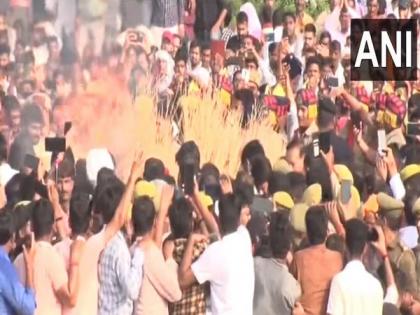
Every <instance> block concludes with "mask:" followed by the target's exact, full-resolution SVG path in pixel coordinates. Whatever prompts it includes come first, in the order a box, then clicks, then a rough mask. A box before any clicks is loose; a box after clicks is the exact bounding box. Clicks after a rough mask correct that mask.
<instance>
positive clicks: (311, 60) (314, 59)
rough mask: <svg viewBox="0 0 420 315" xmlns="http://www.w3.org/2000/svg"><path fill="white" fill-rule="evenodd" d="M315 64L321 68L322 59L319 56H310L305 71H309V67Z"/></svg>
mask: <svg viewBox="0 0 420 315" xmlns="http://www.w3.org/2000/svg"><path fill="white" fill-rule="evenodd" d="M313 64H316V65H318V67H319V68H321V61H320V58H319V57H318V56H313V57H309V58H308V60H306V66H305V72H307V71H308V69H309V67H310V66H312V65H313Z"/></svg>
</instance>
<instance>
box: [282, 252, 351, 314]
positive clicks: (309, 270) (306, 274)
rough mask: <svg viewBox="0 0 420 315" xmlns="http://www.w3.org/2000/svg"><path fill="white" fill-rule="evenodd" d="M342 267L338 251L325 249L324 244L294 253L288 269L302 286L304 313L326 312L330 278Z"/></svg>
mask: <svg viewBox="0 0 420 315" xmlns="http://www.w3.org/2000/svg"><path fill="white" fill-rule="evenodd" d="M342 268H343V260H342V257H341V255H340V253H338V252H335V251H332V250H329V249H327V248H326V247H325V245H324V244H321V245H316V246H311V247H309V248H306V249H303V250H300V251H298V252H296V253H295V256H294V259H293V262H292V266H291V270H290V271H291V273H292V274H293V275H294V276H295V278H296V279H297V281H298V282H299V283H300V286H301V288H302V297H301V303H302V306H303V308H304V309H305V314H307V315H325V314H326V310H327V302H328V295H329V291H330V284H331V280H332V278H333V277H334V276H335V275H336V274H337V273H338V272H340V271H341V269H342Z"/></svg>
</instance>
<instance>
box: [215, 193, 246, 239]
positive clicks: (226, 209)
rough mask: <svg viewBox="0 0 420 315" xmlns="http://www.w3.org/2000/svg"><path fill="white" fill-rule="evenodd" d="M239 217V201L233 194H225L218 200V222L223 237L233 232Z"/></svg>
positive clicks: (236, 227)
mask: <svg viewBox="0 0 420 315" xmlns="http://www.w3.org/2000/svg"><path fill="white" fill-rule="evenodd" d="M240 215H241V206H240V201H239V200H238V198H237V196H235V195H234V194H227V195H223V196H221V197H220V200H219V220H220V228H221V231H222V233H223V235H226V234H230V233H233V232H235V231H236V230H237V229H238V226H239V217H240Z"/></svg>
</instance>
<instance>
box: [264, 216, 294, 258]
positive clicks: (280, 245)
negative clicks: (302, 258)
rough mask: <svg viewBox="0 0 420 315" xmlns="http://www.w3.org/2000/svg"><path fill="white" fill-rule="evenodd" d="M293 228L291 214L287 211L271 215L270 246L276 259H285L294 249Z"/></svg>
mask: <svg viewBox="0 0 420 315" xmlns="http://www.w3.org/2000/svg"><path fill="white" fill-rule="evenodd" d="M292 232H293V228H292V226H291V224H290V221H289V214H288V213H287V212H285V211H279V212H273V213H271V215H270V228H269V235H270V246H271V251H272V253H273V257H274V258H281V259H285V258H286V256H287V253H288V252H289V251H290V249H291V247H292V235H293V233H292Z"/></svg>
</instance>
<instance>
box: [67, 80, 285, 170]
mask: <svg viewBox="0 0 420 315" xmlns="http://www.w3.org/2000/svg"><path fill="white" fill-rule="evenodd" d="M180 102H181V104H182V107H183V112H184V116H183V124H184V140H194V141H195V142H196V143H197V144H198V146H199V148H200V153H201V156H202V162H203V163H205V162H212V163H214V164H215V165H216V166H217V167H218V168H219V169H220V170H222V171H223V172H225V173H227V174H229V175H235V174H236V172H237V170H238V167H239V164H240V152H241V150H242V147H243V146H244V144H245V143H247V142H248V141H250V140H252V139H259V140H260V141H261V143H262V144H263V146H264V148H265V150H266V153H267V156H268V158H269V159H270V160H271V161H272V162H274V161H275V160H276V159H277V158H278V157H280V156H282V155H283V154H284V148H285V142H284V137H283V136H282V135H279V134H277V133H275V132H274V131H273V130H272V129H271V128H270V127H269V126H268V125H267V124H265V123H264V122H257V121H255V120H252V121H251V124H250V127H249V128H248V129H246V130H244V129H242V128H241V116H240V114H238V113H237V112H226V111H225V108H224V107H223V105H221V104H219V102H218V101H216V100H215V99H212V98H211V97H209V96H206V97H204V98H200V97H196V96H188V97H183V98H182V99H181V101H180ZM65 113H66V116H67V119H69V120H72V121H73V128H72V130H71V131H70V133H69V135H68V136H69V138H68V139H69V140H68V141H69V143H70V145H71V146H72V148H73V151H74V152H75V155H76V157H78V158H82V157H84V156H85V155H86V153H87V151H88V150H89V148H93V147H106V148H108V149H109V150H110V151H111V152H112V153H113V155H114V156H115V158H116V161H117V172H118V174H119V175H120V176H121V177H123V178H125V177H126V176H127V172H128V170H129V165H130V163H131V159H132V156H133V152H134V150H135V149H136V148H139V149H142V150H143V151H144V154H145V157H146V158H147V157H152V156H153V157H157V158H159V159H162V160H163V161H164V163H165V165H166V166H167V168H168V169H169V170H170V172H171V174H172V175H173V176H176V175H177V166H176V164H175V153H176V151H177V150H178V148H179V144H178V143H177V142H176V141H175V140H174V139H173V136H172V126H171V121H170V119H163V118H161V117H158V116H157V114H156V112H155V109H154V106H153V99H152V97H150V96H146V95H145V96H141V97H139V98H137V100H136V103H135V104H132V100H131V97H130V95H129V93H128V91H127V90H126V88H125V87H124V86H122V85H121V84H120V83H119V82H118V81H117V80H113V79H110V78H107V79H104V80H102V81H100V82H96V83H95V86H94V89H90V91H89V93H85V94H83V95H77V96H75V97H73V98H72V99H70V100H68V102H67V103H66V106H65Z"/></svg>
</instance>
